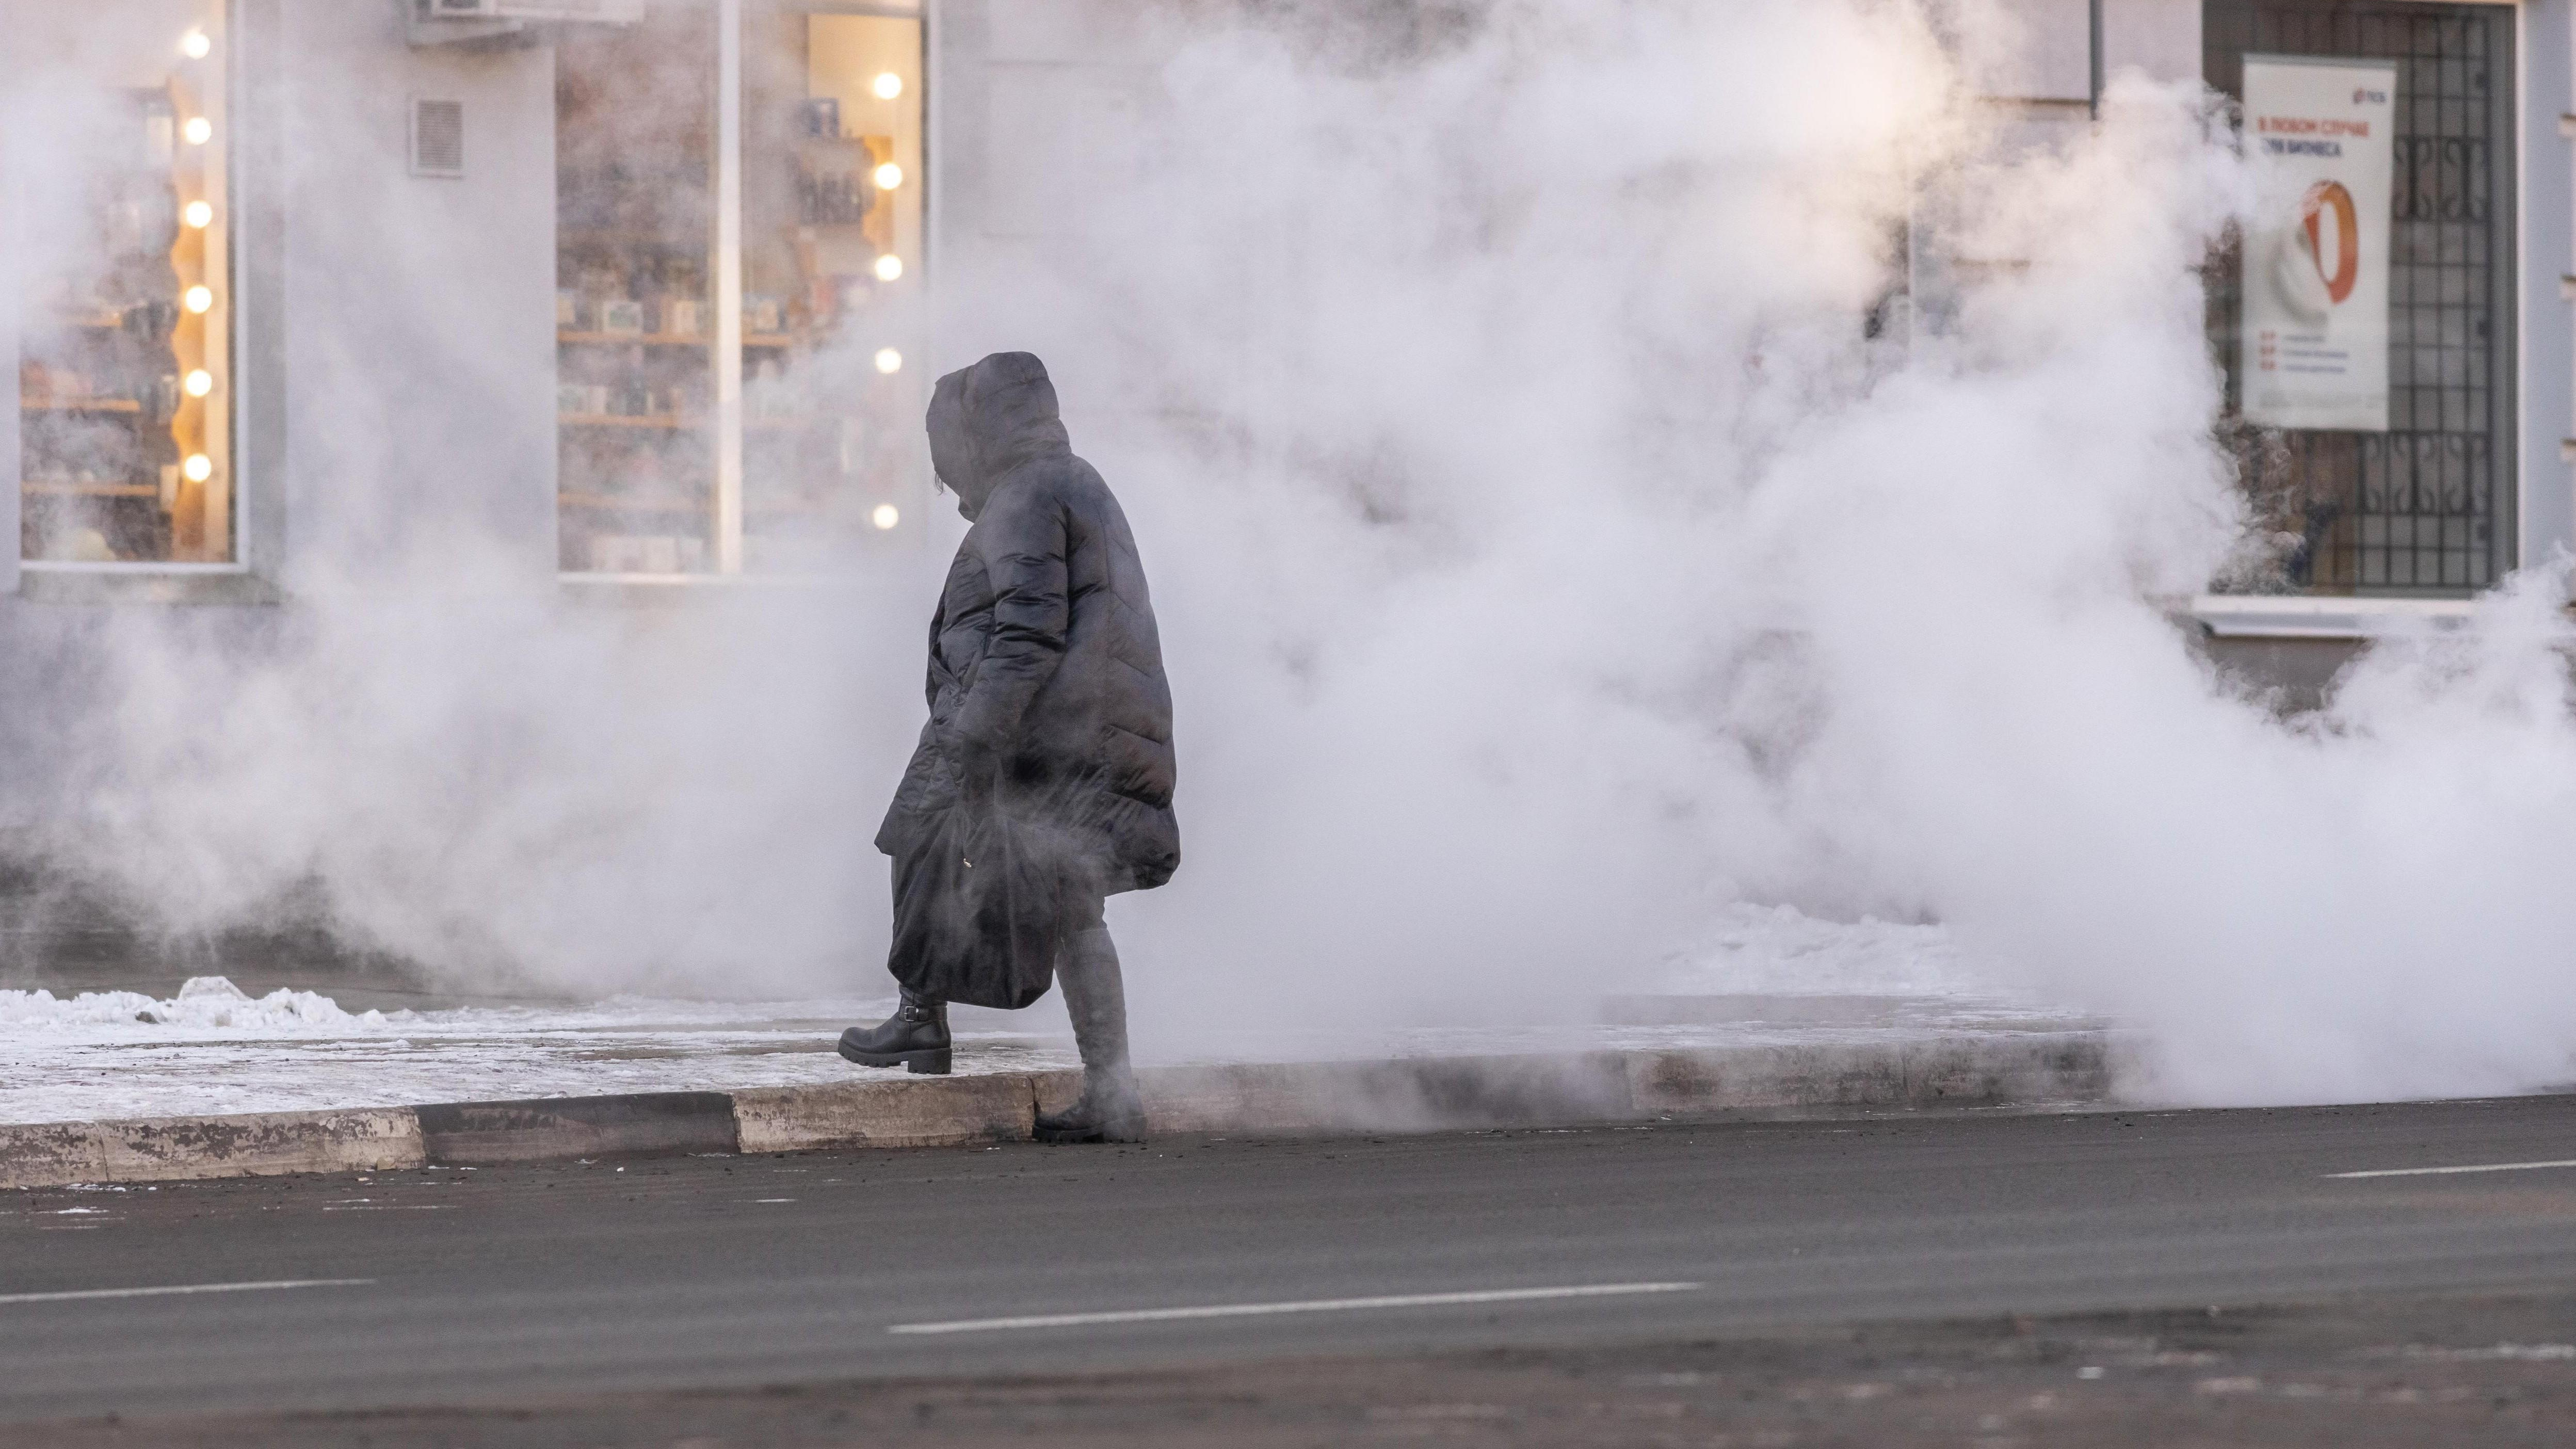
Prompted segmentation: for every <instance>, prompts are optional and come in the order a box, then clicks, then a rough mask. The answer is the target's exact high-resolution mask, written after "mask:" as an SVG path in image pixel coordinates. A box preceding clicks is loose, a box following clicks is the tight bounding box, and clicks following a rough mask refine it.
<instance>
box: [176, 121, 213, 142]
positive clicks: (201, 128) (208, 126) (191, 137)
mask: <svg viewBox="0 0 2576 1449" xmlns="http://www.w3.org/2000/svg"><path fill="white" fill-rule="evenodd" d="M179 134H180V135H182V136H185V137H187V138H188V144H189V145H191V146H202V145H204V144H206V143H207V142H208V141H211V140H213V139H215V123H214V122H212V121H209V120H207V119H206V118H205V117H203V116H190V117H189V118H188V124H186V125H184V126H181V127H180V128H179Z"/></svg>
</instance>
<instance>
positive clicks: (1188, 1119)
mask: <svg viewBox="0 0 2576 1449" xmlns="http://www.w3.org/2000/svg"><path fill="white" fill-rule="evenodd" d="M2117 1054H2118V1053H2117V1047H2116V1044H2115V1043H2114V1041H2113V1039H2112V1038H2111V1037H2110V1036H2109V1035H2108V1034H2107V1033H2104V1032H2100V1031H2050V1032H1992V1033H1955V1034H1935V1035H1927V1036H1923V1037H1918V1038H1912V1039H1908V1040H1905V1041H1901V1042H1893V1043H1889V1042H1875V1043H1830V1044H1828V1043H1819V1044H1815V1045H1801V1046H1766V1047H1733V1048H1727V1049H1723V1050H1709V1051H1633V1052H1584V1053H1571V1054H1560V1055H1544V1056H1541V1055H1533V1056H1506V1057H1447V1058H1416V1059H1407V1060H1401V1061H1385V1062H1314V1063H1295V1064H1284V1065H1257V1064H1242V1065H1221V1066H1192V1067H1164V1068H1158V1069H1154V1070H1150V1071H1146V1072H1142V1073H1139V1074H1138V1075H1139V1079H1140V1082H1141V1084H1142V1086H1143V1089H1144V1093H1145V1108H1146V1115H1147V1117H1148V1119H1149V1120H1150V1121H1151V1122H1152V1123H1153V1125H1154V1129H1155V1130H1156V1131H1158V1132H1239V1133H1243V1134H1245V1135H1248V1136H1257V1135H1263V1134H1271V1135H1277V1134H1285V1133H1304V1132H1336V1131H1386V1132H1425V1131H1438V1130H1442V1129H1449V1128H1465V1127H1486V1128H1493V1127H1533V1126H1551V1125H1567V1124H1574V1123H1600V1122H1635V1121H1655V1120H1663V1119H1670V1118H1683V1117H1697V1116H1713V1115H1717V1114H1721V1113H1727V1112H1811V1113H1831V1112H1839V1111H1853V1110H1888V1109H1903V1108H1931V1107H2034V1106H2053V1105H2067V1106H2073V1105H2081V1104H2087V1103H2094V1102H2100V1101H2103V1100H2105V1099H2107V1098H2108V1097H2109V1096H2110V1095H2111V1092H2112V1085H2113V1077H2114V1067H2115V1062H2114V1058H2115V1057H2116V1056H2117ZM1081 1085H1082V1078H1081V1074H1080V1073H1078V1072H1011V1073H996V1074H993V1075H989V1076H970V1077H898V1076H877V1075H872V1076H868V1077H862V1078H855V1079H853V1080H851V1081H847V1082H834V1083H830V1084H827V1085H822V1086H811V1087H758V1088H750V1089H745V1090H742V1091H734V1092H650V1093H636V1094H629V1095H624V1096H613V1097H557V1098H546V1099H540V1100H535V1101H521V1102H447V1103H437V1104H432V1105H428V1106H421V1107H359V1108H349V1109H344V1110H340V1111H328V1112H276V1113H263V1114H256V1115H247V1116H227V1117H166V1118H147V1119H142V1120H137V1121H128V1122H58V1123H38V1124H34V1125H28V1126H0V1188H28V1187H60V1186H64V1185H67V1184H71V1183H91V1182H120V1183H122V1182H172V1181H182V1180H187V1179H196V1178H213V1177H258V1176H267V1175H272V1174H277V1173H291V1172H351V1171H375V1170H383V1169H392V1168H405V1167H426V1166H436V1165H457V1166H468V1165H473V1166H479V1165H485V1164H491V1163H504V1162H549V1161H566V1160H571V1159H576V1158H602V1157H650V1156H662V1155H669V1154H674V1153H707V1152H713V1153H736V1152H745V1153H749V1152H810V1151H820V1150H825V1149H831V1148H850V1147H946V1146H956V1145H961V1144H965V1143H972V1142H1008V1141H1024V1140H1026V1139H1027V1138H1028V1136H1029V1133H1030V1127H1031V1122H1032V1119H1033V1117H1034V1115H1035V1114H1036V1113H1037V1112H1038V1111H1039V1110H1041V1109H1049V1110H1052V1109H1054V1108H1058V1107H1061V1106H1062V1105H1064V1104H1065V1103H1067V1102H1070V1101H1071V1100H1072V1099H1073V1097H1074V1095H1075V1094H1076V1093H1077V1092H1078V1091H1079V1090H1080V1089H1081Z"/></svg>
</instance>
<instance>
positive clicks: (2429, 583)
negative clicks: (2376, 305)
mask: <svg viewBox="0 0 2576 1449" xmlns="http://www.w3.org/2000/svg"><path fill="white" fill-rule="evenodd" d="M2203 20H2204V25H2203V30H2202V36H2203V46H2204V55H2203V60H2204V65H2205V70H2204V74H2205V75H2206V77H2207V79H2208V81H2209V83H2210V85H2212V86H2213V87H2215V88H2217V89H2219V90H2221V91H2224V92H2226V93H2227V94H2228V95H2229V96H2231V97H2234V98H2236V99H2237V100H2239V101H2241V100H2243V99H2244V95H2245V56H2246V55H2247V54H2248V53H2249V52H2251V53H2254V54H2258V55H2261V54H2287V55H2316V56H2355V57H2362V58H2367V59H2374V60H2380V59H2385V60H2394V61H2396V62H2397V66H2398V74H2397V95H2396V98H2395V101H2396V112H2397V120H2396V127H2397V134H2396V136H2395V137H2394V139H2393V142H2392V144H2393V145H2394V146H2395V148H2396V156H2395V172H2394V178H2393V179H2394V182H2395V185H2394V187H2393V199H2392V202H2391V205H2392V207H2393V208H2394V212H2393V215H2392V217H2391V223H2392V225H2391V231H2390V238H2389V240H2390V267H2389V302H2388V307H2389V319H2388V321H2389V359H2388V388H2389V397H2388V421H2389V428H2388V431H2387V432H2385V433H2349V432H2307V431H2297V430H2289V431H2284V430H2280V429H2270V428H2253V427H2249V426H2247V425H2245V424H2244V423H2243V422H2242V421H2241V419H2240V418H2239V417H2238V414H2237V407H2238V404H2239V400H2240V398H2241V392H2240V386H2241V382H2242V380H2241V379H2240V378H2239V377H2238V376H2237V360H2238V353H2237V337H2238V329H2239V327H2240V325H2241V312H2240V292H2239V286H2240V279H2241V277H2242V275H2243V274H2242V271H2241V269H2240V267H2239V265H2238V259H2237V257H2236V256H2234V255H2233V254H2231V255H2229V256H2227V257H2224V258H2222V259H2220V261H2219V262H2218V264H2217V265H2215V266H2214V267H2213V269H2212V276H2211V279H2210V289H2209V295H2210V340H2211V343H2212V345H2213V346H2214V347H2216V349H2217V352H2218V356H2219V358H2220V360H2221V362H2222V363H2223V365H2224V366H2225V367H2226V369H2227V418H2226V421H2225V422H2224V423H2223V424H2222V426H2221V429H2220V433H2221V437H2222V440H2223V441H2224V442H2225V443H2226V444H2227V445H2228V447H2229V448H2230V450H2231V451H2232V452H2233V453H2234V454H2235V456H2236V458H2237V461H2238V467H2239V469H2240V474H2241V476H2242V478H2243V479H2244V482H2245V486H2246V487H2247V489H2248V490H2249V491H2250V493H2251V494H2252V497H2253V499H2254V501H2255V505H2256V507H2257V509H2258V510H2259V511H2260V512H2261V514H2262V515H2263V516H2264V517H2265V518H2266V520H2267V521H2268V522H2269V523H2270V524H2271V525H2272V526H2273V527H2274V528H2275V529H2277V530H2279V531H2280V532H2281V533H2282V534H2283V535H2285V540H2284V541H2285V545H2286V546H2285V547H2284V549H2283V550H2282V553H2281V562H2280V571H2279V576H2278V577H2276V578H2273V579H2268V580H2264V581H2261V584H2260V585H2259V586H2262V587H2269V588H2288V589H2295V590H2305V591H2309V592H2315V593H2327V594H2381V595H2458V594H2466V593H2469V592H2472V591H2474V590H2477V589H2481V588H2484V587H2486V586H2488V585H2490V584H2492V583H2494V582H2495V581H2496V579H2497V578H2499V577H2500V576H2502V574H2503V573H2504V572H2505V571H2506V570H2508V569H2510V568H2511V567H2512V564H2513V558H2514V496H2515V488H2514V479H2515V472H2516V470H2515V448H2514V315H2515V305H2516V303H2515V295H2514V174H2515V172H2514V150H2513V137H2514V121H2513V108H2514V98H2513V84H2514V82H2513V76H2514V61H2513V23H2514V12H2513V10H2512V9H2511V8H2510V7H2507V6H2502V5H2474V4H2469V5H2463V4H2412V3H2399V0H2207V3H2206V6H2205V10H2204V15H2203Z"/></svg>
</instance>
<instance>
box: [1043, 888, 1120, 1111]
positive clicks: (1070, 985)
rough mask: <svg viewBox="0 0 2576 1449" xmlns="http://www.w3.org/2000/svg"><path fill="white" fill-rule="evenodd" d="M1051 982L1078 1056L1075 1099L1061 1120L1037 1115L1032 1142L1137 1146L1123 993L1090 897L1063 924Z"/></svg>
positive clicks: (1113, 947) (1114, 952) (1113, 950)
mask: <svg viewBox="0 0 2576 1449" xmlns="http://www.w3.org/2000/svg"><path fill="white" fill-rule="evenodd" d="M1056 980H1057V981H1059V982H1061V983H1062V984H1063V987H1064V1009H1065V1015H1066V1016H1068V1017H1070V1018H1072V1020H1073V1044H1074V1048H1075V1050H1077V1051H1079V1052H1080V1053H1081V1054H1082V1097H1081V1100H1079V1101H1077V1102H1075V1103H1074V1104H1073V1106H1072V1107H1070V1108H1068V1109H1067V1110H1065V1111H1063V1112H1061V1113H1055V1112H1049V1113H1041V1114H1040V1115H1039V1119H1038V1137H1039V1140H1041V1141H1051V1142H1101V1141H1107V1142H1139V1141H1142V1140H1144V1136H1145V1108H1144V1103H1143V1102H1142V1100H1141V1099H1139V1097H1138V1096H1137V1092H1136V1076H1135V1072H1134V1070H1133V1069H1132V1068H1131V1067H1130V1066H1129V1065H1128V1061H1127V985H1126V981H1125V979H1124V977H1123V976H1122V975H1121V973H1120V972H1119V969H1118V947H1117V944H1116V943H1115V942H1113V941H1111V940H1110V939H1109V927H1108V925H1107V923H1105V922H1103V921H1102V920H1101V918H1100V902H1099V898H1098V897H1096V896H1091V897H1086V898H1085V899H1084V900H1083V901H1082V902H1081V903H1080V905H1079V906H1078V907H1077V909H1076V911H1075V912H1074V913H1073V915H1072V916H1071V917H1069V918H1068V920H1067V922H1066V931H1065V946H1064V955H1063V958H1062V959H1061V960H1060V961H1059V962H1058V963H1057V969H1056Z"/></svg>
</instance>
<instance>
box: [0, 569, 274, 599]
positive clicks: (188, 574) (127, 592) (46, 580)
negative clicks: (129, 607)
mask: <svg viewBox="0 0 2576 1449" xmlns="http://www.w3.org/2000/svg"><path fill="white" fill-rule="evenodd" d="M18 597H19V598H22V599H25V600H26V601H28V602H29V603H35V604H226V605H244V604H278V603H283V602H285V599H286V596H285V594H284V593H282V592H281V591H280V590H279V589H278V587H277V585H275V584H273V583H270V582H269V581H268V580H266V579H264V578H261V577H260V576H259V575H257V574H254V573H252V572H251V571H250V570H249V569H246V568H243V567H241V566H240V565H238V564H77V563H50V562H41V561H31V562H27V563H22V564H20V565H19V566H18Z"/></svg>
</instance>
